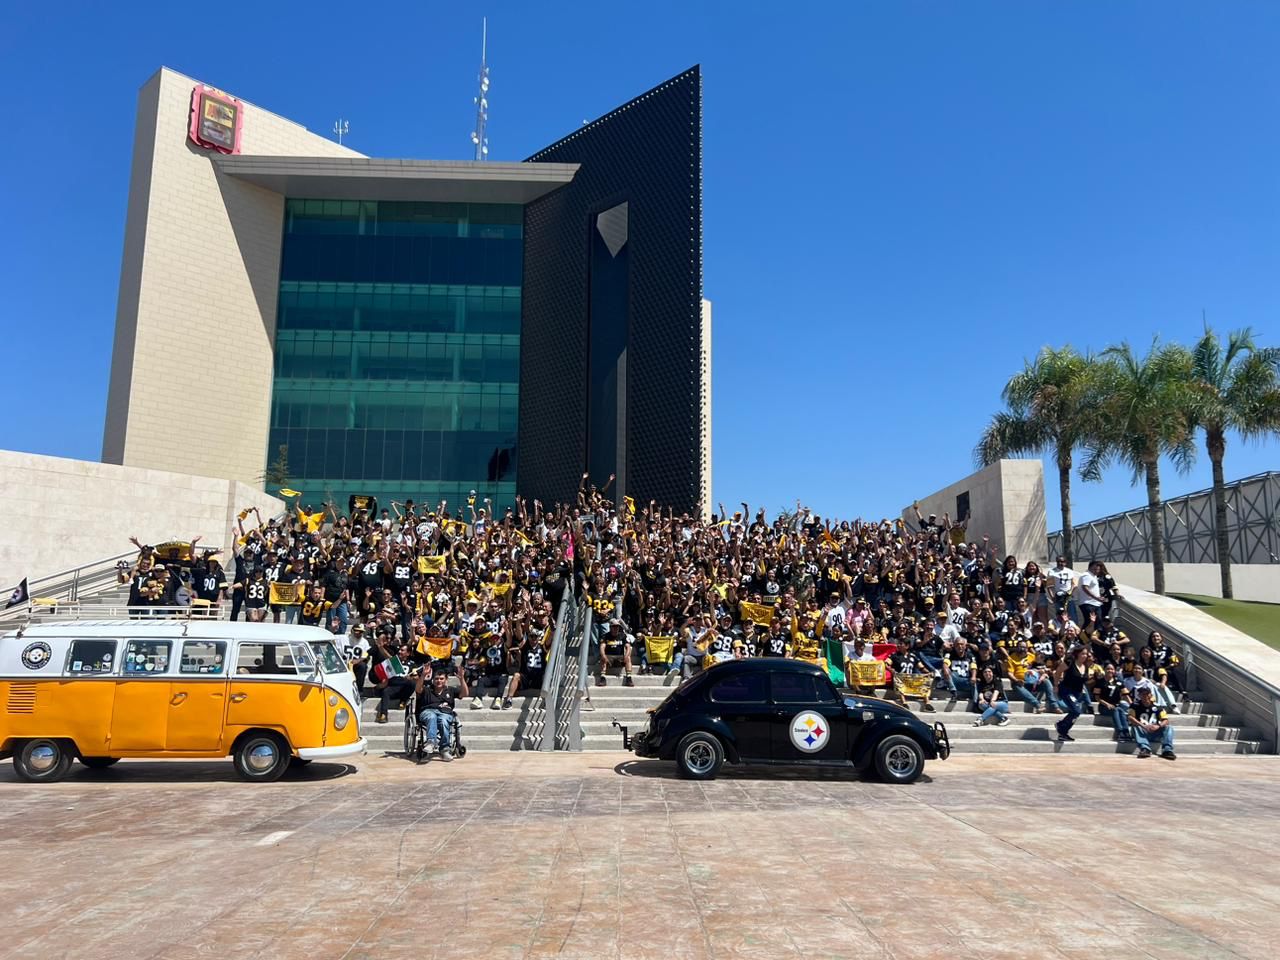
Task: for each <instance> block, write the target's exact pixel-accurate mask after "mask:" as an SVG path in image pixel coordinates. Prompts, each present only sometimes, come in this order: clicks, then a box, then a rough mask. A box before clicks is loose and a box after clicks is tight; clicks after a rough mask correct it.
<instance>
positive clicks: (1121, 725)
mask: <svg viewBox="0 0 1280 960" xmlns="http://www.w3.org/2000/svg"><path fill="white" fill-rule="evenodd" d="M1111 724H1112V726H1114V727H1115V728H1116V733H1117V734H1119V735H1120V739H1121V740H1128V739H1129V708H1128V707H1127V706H1126V705H1125V704H1123V703H1117V704H1116V705H1115V706H1114V707H1112V708H1111Z"/></svg>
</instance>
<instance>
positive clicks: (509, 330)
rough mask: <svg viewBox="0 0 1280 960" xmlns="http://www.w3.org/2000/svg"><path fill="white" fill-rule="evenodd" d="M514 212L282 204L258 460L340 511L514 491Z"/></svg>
mask: <svg viewBox="0 0 1280 960" xmlns="http://www.w3.org/2000/svg"><path fill="white" fill-rule="evenodd" d="M522 238H523V211H522V208H521V207H520V206H519V205H517V204H483V203H429V202H418V203H414V202H395V201H357V200H316V199H306V200H304V199H292V198H291V199H288V200H287V201H286V203H285V221H284V241H283V250H282V254H281V264H280V294H279V310H278V314H277V321H276V337H275V370H274V379H273V388H272V397H271V431H270V440H269V443H268V457H269V458H274V457H275V456H277V453H278V451H279V450H280V448H281V447H283V448H284V449H285V450H286V451H287V461H288V466H289V476H290V479H289V485H290V486H293V487H296V488H298V489H300V490H307V491H315V492H316V493H317V494H322V495H324V496H326V497H331V498H332V499H334V500H335V501H336V502H338V503H346V502H347V498H348V497H349V496H350V495H351V494H372V495H374V496H376V497H377V498H378V500H379V501H380V502H382V503H384V504H385V503H387V502H388V501H389V500H391V499H393V498H394V499H399V500H403V499H405V498H407V497H412V498H413V499H415V500H417V501H419V502H423V501H425V502H427V503H430V504H433V505H434V504H435V503H437V502H438V501H440V500H448V501H449V503H451V504H462V503H464V502H465V498H466V496H467V495H468V493H469V492H470V491H471V490H475V491H477V495H478V497H479V498H480V499H481V500H483V498H484V497H489V498H491V499H492V500H493V501H494V502H495V503H497V504H509V503H510V502H511V501H512V499H513V498H514V495H515V491H516V476H517V462H516V461H517V450H518V447H517V444H516V418H517V411H518V403H519V392H520V286H521V259H522V250H523V239H522Z"/></svg>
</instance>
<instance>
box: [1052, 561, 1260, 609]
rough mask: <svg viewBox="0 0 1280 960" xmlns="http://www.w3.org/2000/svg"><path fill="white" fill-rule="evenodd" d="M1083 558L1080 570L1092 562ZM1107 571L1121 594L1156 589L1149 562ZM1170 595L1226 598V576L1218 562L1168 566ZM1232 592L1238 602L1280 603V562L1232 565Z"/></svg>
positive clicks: (1166, 578) (1109, 567) (1166, 579)
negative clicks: (1186, 594) (1113, 578)
mask: <svg viewBox="0 0 1280 960" xmlns="http://www.w3.org/2000/svg"><path fill="white" fill-rule="evenodd" d="M1088 559H1089V558H1088V557H1082V558H1081V560H1080V561H1079V562H1077V563H1076V567H1077V569H1078V568H1079V567H1080V566H1081V564H1082V563H1084V562H1087V561H1088ZM1107 572H1108V573H1110V574H1111V575H1112V576H1113V577H1115V578H1116V582H1117V583H1119V584H1120V587H1121V593H1123V592H1124V588H1125V587H1126V586H1133V587H1138V588H1140V589H1142V590H1152V589H1154V587H1155V574H1154V573H1153V572H1152V569H1151V564H1149V563H1111V562H1110V561H1108V562H1107ZM1164 588H1165V592H1166V593H1195V594H1199V595H1200V596H1202V597H1220V596H1222V574H1221V573H1220V572H1219V570H1218V565H1217V564H1216V563H1166V564H1165V565H1164ZM1231 592H1232V593H1233V594H1234V595H1235V599H1236V600H1255V601H1259V602H1262V603H1280V563H1233V564H1232V565H1231Z"/></svg>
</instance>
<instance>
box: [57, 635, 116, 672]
mask: <svg viewBox="0 0 1280 960" xmlns="http://www.w3.org/2000/svg"><path fill="white" fill-rule="evenodd" d="M115 655H116V641H114V640H72V641H71V649H70V650H69V651H68V654H67V673H74V674H76V675H77V676H82V677H83V676H86V675H89V674H94V673H110V672H111V671H112V670H113V669H114V668H115V665H116V664H115Z"/></svg>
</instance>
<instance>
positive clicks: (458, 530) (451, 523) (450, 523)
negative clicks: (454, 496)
mask: <svg viewBox="0 0 1280 960" xmlns="http://www.w3.org/2000/svg"><path fill="white" fill-rule="evenodd" d="M468 530H470V527H468V526H467V524H465V523H463V522H462V521H461V520H446V521H445V522H444V532H445V533H447V534H449V536H451V537H465V536H466V535H467V531H468Z"/></svg>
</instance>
